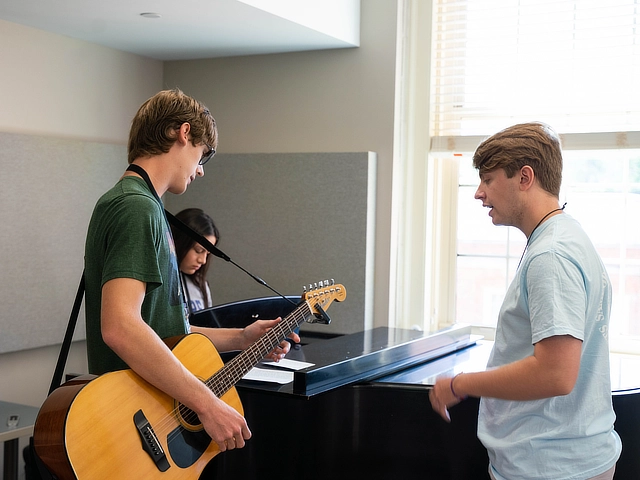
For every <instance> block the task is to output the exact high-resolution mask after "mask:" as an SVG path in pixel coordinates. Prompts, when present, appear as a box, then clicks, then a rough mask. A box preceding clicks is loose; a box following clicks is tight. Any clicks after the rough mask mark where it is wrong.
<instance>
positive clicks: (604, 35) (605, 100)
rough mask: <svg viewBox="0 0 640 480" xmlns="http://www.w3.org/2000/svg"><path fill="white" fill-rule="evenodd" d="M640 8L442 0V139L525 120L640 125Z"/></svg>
mask: <svg viewBox="0 0 640 480" xmlns="http://www.w3.org/2000/svg"><path fill="white" fill-rule="evenodd" d="M639 11H640V0H606V1H602V0H572V1H569V0H482V1H479V0H468V1H465V0H434V12H433V13H434V15H433V19H434V29H433V44H432V79H431V82H432V84H431V86H432V87H431V136H432V140H433V139H434V137H435V140H436V142H435V143H434V145H436V144H438V143H440V144H441V145H443V144H446V143H447V142H446V140H445V139H446V138H449V139H451V137H453V138H456V137H464V136H478V135H490V134H492V133H495V132H496V131H498V130H501V129H502V128H505V127H506V126H509V125H512V124H515V123H520V122H526V121H544V122H547V123H549V124H550V125H552V126H553V127H554V128H555V129H556V130H557V131H558V132H560V133H563V134H573V133H576V134H585V133H587V134H589V133H594V132H600V133H602V132H633V131H640V33H639V31H640V13H639ZM609 137H610V138H612V139H614V141H615V139H616V138H619V135H605V136H604V137H602V138H609ZM634 138H635V137H634ZM438 139H439V140H440V141H439V142H438ZM450 143H451V140H449V144H450ZM436 146H437V145H436Z"/></svg>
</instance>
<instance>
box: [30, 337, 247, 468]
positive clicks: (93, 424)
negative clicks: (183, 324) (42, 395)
mask: <svg viewBox="0 0 640 480" xmlns="http://www.w3.org/2000/svg"><path fill="white" fill-rule="evenodd" d="M173 342H175V343H173V344H172V345H170V348H171V349H172V351H173V353H174V354H175V355H176V357H177V358H178V359H179V360H180V361H181V362H182V363H183V365H184V366H185V367H186V368H187V369H188V370H189V371H190V372H191V373H193V374H194V375H195V376H197V377H198V378H201V379H207V378H209V377H211V376H212V375H213V374H214V373H215V372H217V371H218V370H220V368H222V367H223V362H222V360H221V359H220V356H219V355H218V352H217V351H216V349H215V347H214V346H213V344H212V343H211V342H210V341H209V339H208V338H206V337H205V336H203V335H199V334H191V335H186V336H184V337H180V338H178V339H173ZM221 399H222V400H223V401H224V402H225V403H227V404H228V405H230V406H231V407H233V408H235V409H236V410H237V411H238V412H240V413H243V410H242V404H241V402H240V398H239V397H238V394H237V392H236V390H235V388H233V387H232V388H231V389H229V390H228V391H227V392H226V393H225V394H224V395H223V396H222V397H221ZM158 444H159V445H158ZM34 445H35V448H36V452H37V454H38V456H39V457H40V458H41V459H42V460H43V462H44V463H45V465H47V467H48V468H49V470H50V471H51V472H52V473H54V474H55V475H56V476H57V477H58V478H60V479H61V480H67V479H70V480H75V479H78V480H99V479H128V478H136V479H145V480H146V479H153V478H158V479H196V478H198V477H199V475H200V473H201V472H202V470H203V469H204V468H205V466H206V465H207V463H208V462H209V461H210V460H211V459H212V458H213V457H214V456H215V455H217V454H218V453H219V450H218V446H217V445H216V443H215V442H212V441H211V439H210V438H209V436H208V435H207V434H206V433H205V432H204V430H203V429H202V427H201V426H200V425H199V422H198V420H197V418H195V417H194V414H193V412H191V411H190V410H188V409H186V407H184V406H181V407H180V408H178V404H176V402H175V400H174V399H173V398H170V397H168V396H167V395H165V394H164V393H163V392H161V391H160V390H158V389H156V388H154V387H153V386H151V385H150V384H149V383H147V382H146V381H144V380H142V379H141V378H140V377H139V376H137V375H136V374H135V373H134V372H133V371H131V370H122V371H117V372H112V373H107V374H105V375H102V376H99V377H93V376H83V377H78V378H76V379H74V380H71V381H69V382H67V383H65V384H64V385H62V386H61V387H60V388H58V389H56V390H55V391H54V392H53V393H52V394H51V395H50V396H49V397H48V398H47V400H46V401H45V403H44V404H43V406H42V408H41V410H40V413H39V415H38V418H37V420H36V425H35V428H34ZM145 446H146V448H147V449H148V451H147V450H145V448H144V447H145ZM158 447H159V448H158Z"/></svg>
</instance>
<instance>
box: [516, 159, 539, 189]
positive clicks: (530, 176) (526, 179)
mask: <svg viewBox="0 0 640 480" xmlns="http://www.w3.org/2000/svg"><path fill="white" fill-rule="evenodd" d="M535 178H536V174H535V173H534V171H533V168H531V166H529V165H525V166H524V167H522V168H521V169H520V188H522V189H523V190H527V189H529V188H531V187H532V186H533V182H534V180H535Z"/></svg>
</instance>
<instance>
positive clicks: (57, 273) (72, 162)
mask: <svg viewBox="0 0 640 480" xmlns="http://www.w3.org/2000/svg"><path fill="white" fill-rule="evenodd" d="M126 165H127V157H126V147H125V146H123V145H113V144H103V143H95V142H87V141H81V140H73V139H59V138H52V137H44V136H35V135H25V134H15V133H0V171H2V188H0V205H1V208H0V225H1V228H0V240H1V242H2V246H1V247H0V265H1V267H2V280H0V281H1V282H2V285H1V286H2V288H0V353H5V352H11V351H17V350H25V349H29V348H35V347H40V346H44V345H53V344H57V343H60V342H62V340H63V338H64V333H65V330H66V326H67V322H68V320H69V315H70V313H71V309H72V306H73V301H74V299H75V295H76V291H77V288H78V284H79V282H80V277H81V275H82V268H83V256H84V239H85V234H86V231H87V224H88V222H89V218H90V216H91V212H92V210H93V205H94V204H95V202H96V200H97V199H98V198H99V197H100V195H102V193H104V192H105V191H106V190H107V189H109V188H110V187H111V186H112V185H113V184H114V183H115V182H116V181H117V180H118V178H119V177H120V175H122V173H123V172H124V169H125V168H126ZM84 332H85V330H84V308H83V309H82V311H81V316H80V318H79V320H78V326H77V330H76V336H75V338H76V339H81V338H84V335H85V333H84ZM52 368H53V367H52Z"/></svg>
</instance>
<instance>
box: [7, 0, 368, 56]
mask: <svg viewBox="0 0 640 480" xmlns="http://www.w3.org/2000/svg"><path fill="white" fill-rule="evenodd" d="M142 13H150V14H154V15H150V16H142V15H141V14H142ZM156 14H157V15H156ZM0 19H1V20H6V21H8V22H12V23H17V24H21V25H25V26H28V27H34V28H37V29H40V30H44V31H47V32H51V33H56V34H60V35H65V36H68V37H72V38H76V39H80V40H85V41H87V42H91V43H96V44H99V45H103V46H105V47H109V48H114V49H116V50H122V51H125V52H130V53H134V54H136V55H142V56H145V57H149V58H154V59H158V60H188V59H199V58H215V57H227V56H238V55H256V54H266V53H283V52H294V51H305V50H324V49H333V48H350V47H357V46H358V45H359V39H360V0H182V1H175V0H1V1H0Z"/></svg>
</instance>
